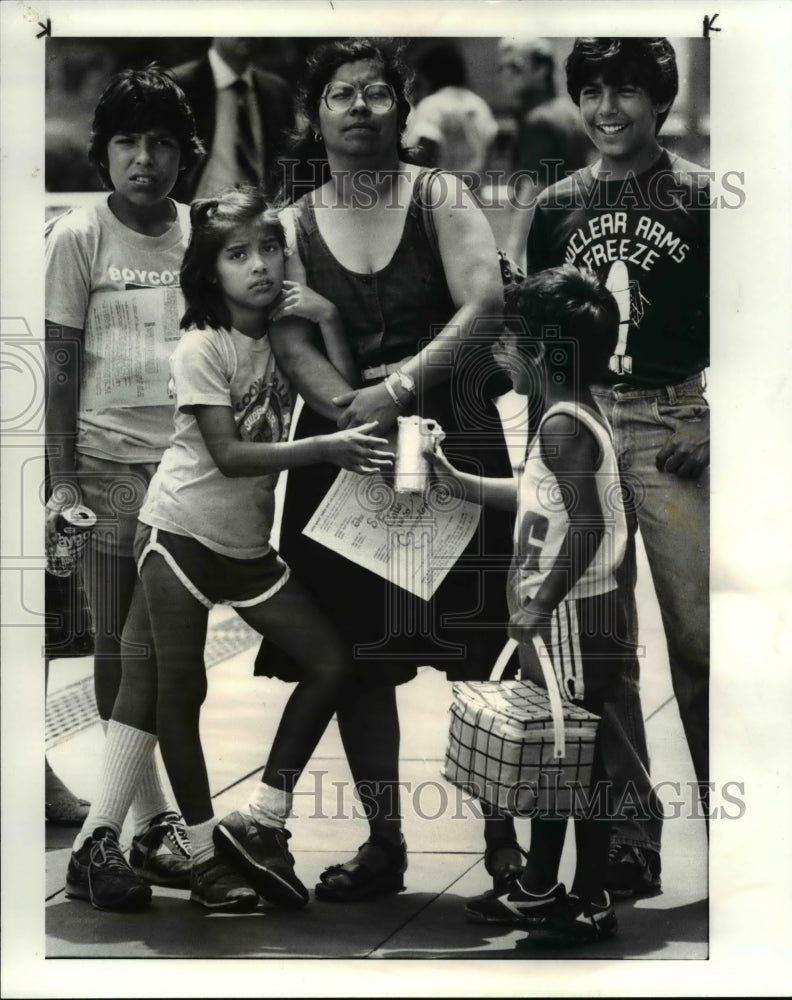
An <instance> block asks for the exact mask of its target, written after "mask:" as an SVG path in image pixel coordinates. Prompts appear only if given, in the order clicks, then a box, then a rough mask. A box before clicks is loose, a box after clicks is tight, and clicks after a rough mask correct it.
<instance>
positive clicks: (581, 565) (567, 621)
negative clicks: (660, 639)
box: [433, 265, 634, 943]
mask: <svg viewBox="0 0 792 1000" xmlns="http://www.w3.org/2000/svg"><path fill="white" fill-rule="evenodd" d="M505 316H506V330H505V332H504V333H503V334H502V336H501V338H500V340H499V341H498V344H497V345H496V348H495V349H494V350H495V356H496V358H497V359H498V360H499V361H500V363H501V364H502V365H503V367H504V368H505V369H506V370H507V371H508V373H509V375H510V376H511V379H512V384H513V387H514V390H515V392H517V393H519V394H522V395H529V396H533V395H535V394H537V393H540V394H541V396H542V399H543V404H544V412H543V414H542V417H541V421H540V423H539V426H538V428H537V430H536V433H535V435H534V436H533V438H532V440H531V442H530V444H529V447H528V451H527V454H526V458H525V461H524V462H523V463H522V465H521V466H520V469H519V476H518V479H517V480H513V479H498V480H495V479H480V478H478V477H475V476H472V475H468V474H463V473H459V472H457V471H456V470H455V469H454V468H453V467H452V466H451V465H450V463H449V462H448V460H447V459H446V458H445V456H444V455H443V453H442V451H441V450H439V449H438V451H437V453H436V454H434V456H433V463H434V466H435V469H436V470H437V471H438V472H440V473H442V474H444V475H452V476H454V477H455V478H456V479H457V480H458V481H459V482H460V483H461V484H462V485H463V487H464V489H465V492H466V494H467V495H468V496H469V498H470V499H474V500H477V501H479V502H482V503H485V504H492V505H494V506H500V507H502V508H503V507H505V508H507V509H516V511H517V519H516V524H515V531H514V558H513V563H512V570H511V576H510V584H509V595H508V596H509V611H510V615H511V617H510V623H509V634H510V635H511V637H512V638H514V639H516V640H518V642H519V644H520V645H519V651H520V664H521V671H522V675H523V677H524V678H526V679H529V680H532V681H534V682H536V683H538V684H540V685H542V686H544V681H543V679H542V674H541V669H540V668H539V664H538V662H537V660H536V654H535V650H534V645H533V641H532V640H533V637H534V636H537V635H538V636H541V637H542V639H543V640H544V642H545V645H546V648H547V650H548V652H549V654H550V657H551V660H552V663H553V668H554V670H555V671H556V674H557V675H558V680H559V685H560V686H561V690H562V692H563V693H564V694H565V696H566V697H568V698H570V699H572V700H573V701H574V702H576V703H578V704H580V705H581V706H583V707H584V708H586V709H588V710H589V711H591V712H594V713H596V714H597V715H599V716H601V717H602V718H601V722H600V724H599V726H598V730H597V738H596V744H595V759H594V768H593V772H592V788H593V789H596V787H597V783H598V782H602V781H604V780H606V779H607V777H608V762H609V761H610V760H612V759H613V758H614V755H615V754H617V753H625V752H627V753H630V752H632V751H630V750H629V748H625V747H622V746H621V743H622V742H623V741H622V740H621V739H620V736H619V733H618V732H617V731H616V730H615V729H614V728H613V727H612V726H611V723H610V720H609V717H608V716H609V708H608V706H609V705H612V704H614V703H615V702H616V701H617V700H618V698H619V686H620V681H621V673H622V668H621V660H622V659H623V657H624V655H625V648H624V642H623V639H622V638H621V637H623V636H624V634H625V629H624V627H623V623H622V622H621V615H622V609H621V607H620V603H619V601H618V599H617V590H616V580H615V576H614V574H615V570H616V568H617V567H618V565H619V563H620V561H621V559H622V556H623V553H624V547H625V542H626V526H625V518H624V511H623V508H622V503H621V496H620V490H619V474H618V469H617V466H616V458H615V455H614V451H613V445H612V435H611V432H610V430H609V429H608V427H607V426H606V425H605V423H604V421H603V420H602V418H601V417H600V416H599V413H598V411H597V408H596V406H595V404H594V400H593V398H592V397H591V393H590V391H589V384H590V383H591V382H592V381H593V380H596V379H597V378H600V377H601V375H602V372H603V371H605V370H606V369H607V364H608V358H609V357H610V355H611V354H612V352H613V346H614V344H615V342H616V338H617V335H618V324H619V312H618V307H617V305H616V302H615V301H614V299H613V297H612V295H611V294H610V292H608V291H607V290H606V289H605V288H604V287H603V286H602V285H601V284H600V283H599V281H598V280H597V278H596V277H595V276H594V275H593V274H591V273H587V272H582V271H579V270H578V269H577V268H575V267H574V266H572V265H564V266H562V267H559V268H554V269H552V270H548V271H544V272H542V273H540V274H536V275H533V276H532V277H530V278H528V279H527V280H526V281H525V283H524V284H522V285H521V286H515V287H514V288H513V289H511V290H509V291H508V293H507V308H506V312H505ZM632 753H634V752H632ZM605 787H606V790H607V785H606V786H605ZM611 798H612V796H611V794H610V792H609V791H607V794H606V801H607V804H608V809H607V810H606V811H605V812H604V814H603V815H597V814H595V813H592V812H590V811H585V814H584V815H583V816H582V817H576V820H575V839H576V849H577V861H576V868H575V875H574V880H573V882H572V885H571V887H570V891H569V892H567V890H566V888H565V887H564V886H563V885H562V884H560V883H559V882H558V870H559V863H560V860H561V852H562V848H563V844H564V838H565V833H566V825H567V824H566V818H565V817H557V816H551V815H546V814H540V815H537V816H535V817H533V818H532V820H531V847H530V852H529V853H528V855H527V861H526V865H525V867H524V868H523V869H522V871H517V872H515V873H514V874H513V875H512V877H511V881H510V884H509V885H508V886H507V887H506V889H505V890H504V888H503V887H502V886H501V887H499V888H496V889H495V890H491V891H490V892H488V893H485V894H484V895H483V896H480V897H478V898H476V899H473V900H470V901H469V903H468V904H467V907H466V910H465V913H466V916H467V917H468V919H470V920H471V921H474V922H479V923H493V924H512V925H514V926H520V927H525V928H527V929H528V930H529V932H530V936H531V937H540V938H541V939H542V940H544V941H550V942H553V943H573V942H585V941H594V940H598V939H602V938H606V937H610V936H612V935H613V934H614V933H615V932H616V928H617V923H616V916H615V913H614V910H613V907H612V905H611V901H610V898H609V896H608V893H607V892H606V891H605V889H604V879H605V873H606V867H607V861H608V844H609V836H610V822H609V821H608V817H609V815H610V810H611V807H612V802H611ZM594 801H596V799H595V800H594Z"/></svg>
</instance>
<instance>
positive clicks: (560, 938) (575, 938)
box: [529, 892, 619, 945]
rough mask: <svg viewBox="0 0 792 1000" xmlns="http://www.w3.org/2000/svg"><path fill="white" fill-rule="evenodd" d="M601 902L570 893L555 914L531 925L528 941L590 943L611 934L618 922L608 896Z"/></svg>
mask: <svg viewBox="0 0 792 1000" xmlns="http://www.w3.org/2000/svg"><path fill="white" fill-rule="evenodd" d="M603 895H604V896H605V902H604V903H592V902H591V901H590V900H585V899H580V897H579V896H573V895H572V894H571V893H570V894H569V895H568V896H567V897H566V899H565V900H564V901H563V903H562V904H561V905H560V906H559V907H558V909H557V910H556V912H555V913H552V914H548V916H547V917H545V919H544V920H541V921H539V922H538V923H537V925H536V926H535V927H532V928H531V932H530V934H529V940H531V941H536V942H538V943H541V944H549V945H574V944H590V943H592V942H593V941H604V940H606V939H607V938H611V937H613V936H614V934H615V933H616V931H617V930H618V927H619V924H618V921H617V920H616V914H615V912H614V910H613V907H612V906H611V901H610V896H609V895H608V894H607V892H606V893H603Z"/></svg>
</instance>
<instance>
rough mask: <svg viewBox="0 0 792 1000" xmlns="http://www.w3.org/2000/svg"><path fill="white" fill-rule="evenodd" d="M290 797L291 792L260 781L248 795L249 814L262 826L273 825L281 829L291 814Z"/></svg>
mask: <svg viewBox="0 0 792 1000" xmlns="http://www.w3.org/2000/svg"><path fill="white" fill-rule="evenodd" d="M292 798H293V796H292V793H291V792H284V791H283V790H282V789H280V788H273V786H272V785H265V784H264V782H263V781H261V782H259V784H258V787H257V788H256V790H255V792H254V793H253V794H252V795H251V797H250V802H249V804H248V808H249V810H250V815H251V816H252V817H253V819H254V820H255V821H256V822H257V823H261V825H262V826H274V827H275V828H276V829H278V830H282V829H283V828H284V826H286V820H287V819H288V818H289V816H290V815H291V809H292Z"/></svg>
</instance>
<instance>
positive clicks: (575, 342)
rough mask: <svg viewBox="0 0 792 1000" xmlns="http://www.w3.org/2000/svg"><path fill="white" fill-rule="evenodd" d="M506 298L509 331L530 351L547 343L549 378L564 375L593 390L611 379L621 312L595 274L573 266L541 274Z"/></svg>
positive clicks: (529, 278) (511, 289) (545, 356)
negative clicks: (515, 332) (514, 331)
mask: <svg viewBox="0 0 792 1000" xmlns="http://www.w3.org/2000/svg"><path fill="white" fill-rule="evenodd" d="M505 299H506V309H505V314H504V319H505V322H506V325H507V327H508V328H510V329H517V330H519V331H521V337H520V341H521V342H522V343H523V344H524V345H525V346H526V347H527V346H528V345H530V344H535V343H537V342H543V343H544V344H545V354H544V364H545V367H546V369H547V371H548V374H549V376H550V378H552V377H553V376H554V375H556V374H559V375H560V376H561V377H562V378H563V380H564V381H565V382H569V381H570V380H571V379H573V378H574V379H576V380H577V384H579V385H588V384H589V383H590V382H596V381H598V380H599V379H601V378H602V377H603V376H604V375H605V374H606V372H607V370H608V360H609V359H610V357H611V355H612V354H613V351H614V349H615V347H616V341H617V338H618V333H619V307H618V305H617V303H616V300H615V299H614V297H613V296H612V295H611V293H610V292H609V291H608V289H607V288H606V287H605V286H604V285H603V284H602V282H601V281H600V280H599V278H598V277H597V276H596V274H594V273H593V271H586V270H581V269H579V268H577V267H575V265H574V264H563V265H561V267H552V268H549V269H548V270H546V271H539V272H538V273H537V274H532V275H530V276H529V277H527V278H526V279H525V280H524V281H523V282H522V283H521V284H519V285H517V284H515V285H512V286H510V287H509V288H507V289H506V292H505ZM551 331H553V332H552V333H551ZM556 338H557V342H556V343H554V341H556Z"/></svg>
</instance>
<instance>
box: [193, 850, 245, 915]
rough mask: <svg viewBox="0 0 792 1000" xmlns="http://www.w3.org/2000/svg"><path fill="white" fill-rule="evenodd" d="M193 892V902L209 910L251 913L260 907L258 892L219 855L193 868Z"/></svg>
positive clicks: (214, 855)
mask: <svg viewBox="0 0 792 1000" xmlns="http://www.w3.org/2000/svg"><path fill="white" fill-rule="evenodd" d="M190 889H191V892H190V902H192V903H199V904H200V905H201V906H203V907H205V908H206V909H207V910H224V911H226V912H229V911H231V912H234V913H251V912H252V911H253V910H255V909H256V907H257V906H258V895H257V894H256V890H255V889H251V887H250V886H249V885H248V884H247V882H246V881H245V880H244V879H243V878H242V876H241V875H240V874H239V872H237V871H236V870H235V869H233V868H232V867H231V865H229V864H226V862H225V861H224V859H223V858H221V857H218V855H217V854H213V855H212V856H211V858H209V860H208V861H203V862H201V864H198V865H193V866H192V870H191V871H190Z"/></svg>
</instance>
